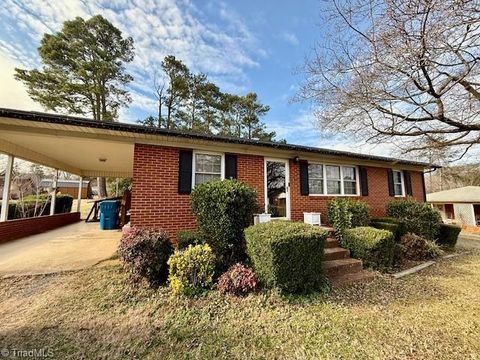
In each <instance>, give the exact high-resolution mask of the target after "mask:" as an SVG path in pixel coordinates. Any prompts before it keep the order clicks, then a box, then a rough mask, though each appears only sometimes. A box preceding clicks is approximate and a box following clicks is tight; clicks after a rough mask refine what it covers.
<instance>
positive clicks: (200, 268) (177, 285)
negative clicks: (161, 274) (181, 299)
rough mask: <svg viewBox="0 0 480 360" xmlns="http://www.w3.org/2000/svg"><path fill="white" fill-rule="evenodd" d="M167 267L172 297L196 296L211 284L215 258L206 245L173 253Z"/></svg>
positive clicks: (190, 246)
mask: <svg viewBox="0 0 480 360" xmlns="http://www.w3.org/2000/svg"><path fill="white" fill-rule="evenodd" d="M168 265H169V275H168V281H169V285H170V288H171V289H172V292H173V294H174V295H177V296H178V295H186V296H193V295H197V294H199V293H200V292H202V291H203V290H205V289H208V288H210V287H211V286H212V284H213V275H214V271H215V256H214V255H213V252H212V249H211V248H210V246H208V245H207V244H204V245H195V246H192V245H189V246H188V248H187V249H186V250H184V251H175V253H174V254H173V255H172V256H171V257H170V259H169V260H168Z"/></svg>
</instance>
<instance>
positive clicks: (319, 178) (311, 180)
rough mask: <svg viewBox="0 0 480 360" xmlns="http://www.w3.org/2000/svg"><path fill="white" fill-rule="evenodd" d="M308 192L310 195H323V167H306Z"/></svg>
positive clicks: (313, 165)
mask: <svg viewBox="0 0 480 360" xmlns="http://www.w3.org/2000/svg"><path fill="white" fill-rule="evenodd" d="M308 192H309V193H310V194H323V165H321V164H309V165H308Z"/></svg>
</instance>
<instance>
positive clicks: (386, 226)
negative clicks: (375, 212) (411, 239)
mask: <svg viewBox="0 0 480 360" xmlns="http://www.w3.org/2000/svg"><path fill="white" fill-rule="evenodd" d="M370 226H371V227H374V228H375V229H381V230H388V231H390V232H391V233H392V234H393V238H394V239H395V241H397V242H398V241H400V238H401V235H399V230H398V228H399V225H398V224H394V223H388V222H378V221H372V223H371V224H370Z"/></svg>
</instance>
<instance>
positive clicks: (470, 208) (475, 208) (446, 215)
mask: <svg viewBox="0 0 480 360" xmlns="http://www.w3.org/2000/svg"><path fill="white" fill-rule="evenodd" d="M427 202H429V203H430V204H432V205H433V206H434V207H436V208H437V209H438V210H440V213H441V214H442V218H443V219H444V220H445V221H446V222H451V223H458V224H461V225H474V226H475V225H476V226H480V186H465V187H461V188H457V189H450V190H445V191H439V192H435V193H431V194H427Z"/></svg>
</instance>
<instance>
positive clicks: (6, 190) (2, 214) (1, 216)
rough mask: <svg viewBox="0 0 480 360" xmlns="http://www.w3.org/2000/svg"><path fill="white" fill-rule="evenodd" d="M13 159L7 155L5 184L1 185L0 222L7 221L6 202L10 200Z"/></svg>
mask: <svg viewBox="0 0 480 360" xmlns="http://www.w3.org/2000/svg"><path fill="white" fill-rule="evenodd" d="M14 160H15V158H14V157H13V156H12V155H8V158H7V168H6V169H5V182H4V184H3V196H2V210H1V211H0V221H7V219H8V200H9V199H10V185H11V183H12V172H13V161H14Z"/></svg>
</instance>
